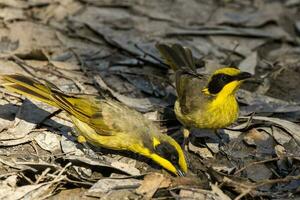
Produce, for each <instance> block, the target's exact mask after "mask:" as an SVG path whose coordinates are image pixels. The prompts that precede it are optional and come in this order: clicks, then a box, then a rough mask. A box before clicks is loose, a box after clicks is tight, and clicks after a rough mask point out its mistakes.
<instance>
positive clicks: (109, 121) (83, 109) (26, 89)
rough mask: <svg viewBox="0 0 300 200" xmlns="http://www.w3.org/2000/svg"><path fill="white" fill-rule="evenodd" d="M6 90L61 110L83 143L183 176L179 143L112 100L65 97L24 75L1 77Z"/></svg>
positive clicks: (181, 152)
mask: <svg viewBox="0 0 300 200" xmlns="http://www.w3.org/2000/svg"><path fill="white" fill-rule="evenodd" d="M0 77H1V80H2V86H4V87H5V88H6V89H7V90H9V91H12V92H16V93H18V94H21V95H24V96H25V97H28V98H33V99H35V100H39V101H42V102H44V103H47V104H50V105H52V106H55V107H57V108H60V109H61V110H64V111H65V112H66V113H67V114H68V115H69V116H70V119H71V120H72V121H73V123H74V125H75V128H76V130H77V132H78V133H79V135H80V137H79V138H81V139H80V140H81V141H82V142H85V141H87V142H89V143H91V144H93V145H95V146H101V147H105V148H107V149H113V150H127V151H132V152H134V153H137V154H140V155H143V156H145V157H148V158H150V159H152V160H153V161H155V162H156V163H158V164H159V165H161V166H162V167H164V168H165V169H167V170H169V171H170V172H172V173H174V174H176V175H178V176H184V175H185V173H186V172H187V164H186V160H185V157H184V154H183V151H182V149H181V147H180V145H178V143H177V142H176V141H175V140H174V139H173V138H171V137H170V136H168V135H165V134H162V133H160V130H159V127H157V126H156V125H155V124H154V123H153V122H151V121H150V120H148V119H146V118H145V117H144V116H143V115H142V114H141V113H139V112H137V111H135V110H133V109H131V108H128V107H127V106H125V105H123V104H121V103H119V102H117V101H114V100H112V99H103V98H102V99H101V98H99V97H96V96H91V95H68V94H65V93H63V92H62V91H61V90H59V89H58V88H57V87H56V86H54V85H53V84H52V83H49V82H46V83H45V84H42V83H40V82H39V81H37V80H35V79H33V78H29V77H26V76H23V75H17V74H15V75H1V76H0Z"/></svg>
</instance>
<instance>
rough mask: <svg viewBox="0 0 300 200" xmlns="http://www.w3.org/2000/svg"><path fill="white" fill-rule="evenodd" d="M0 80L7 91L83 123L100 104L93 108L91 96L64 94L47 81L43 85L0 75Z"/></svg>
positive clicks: (30, 80)
mask: <svg viewBox="0 0 300 200" xmlns="http://www.w3.org/2000/svg"><path fill="white" fill-rule="evenodd" d="M0 80H1V82H0V83H1V85H2V86H3V87H4V88H6V89H7V90H8V91H11V92H15V93H18V94H21V95H24V96H25V97H27V98H31V99H35V100H38V101H41V102H44V103H47V104H49V105H52V106H54V107H57V108H59V109H62V110H64V111H66V112H67V113H68V114H70V115H72V116H75V117H76V118H77V119H79V120H81V121H83V122H86V121H88V120H89V118H90V117H91V116H92V115H93V114H95V113H96V112H97V111H99V109H100V107H101V106H100V104H98V105H97V106H94V104H93V102H94V100H93V97H92V96H90V97H86V96H84V95H81V96H80V95H78V96H73V95H68V94H64V93H63V92H62V91H61V90H59V88H57V87H56V86H55V85H54V84H52V83H50V82H47V81H45V84H43V83H41V82H39V81H37V80H35V79H33V78H30V77H27V76H23V75H20V74H13V75H0Z"/></svg>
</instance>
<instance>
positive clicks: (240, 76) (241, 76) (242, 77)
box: [236, 72, 252, 81]
mask: <svg viewBox="0 0 300 200" xmlns="http://www.w3.org/2000/svg"><path fill="white" fill-rule="evenodd" d="M251 77H252V74H250V73H248V72H241V73H239V74H238V75H236V80H239V81H242V80H245V79H247V78H251Z"/></svg>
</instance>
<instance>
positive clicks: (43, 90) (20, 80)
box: [0, 74, 59, 107]
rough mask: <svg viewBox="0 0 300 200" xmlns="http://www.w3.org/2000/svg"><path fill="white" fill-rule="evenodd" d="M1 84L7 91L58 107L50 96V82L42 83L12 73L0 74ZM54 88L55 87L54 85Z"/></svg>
mask: <svg viewBox="0 0 300 200" xmlns="http://www.w3.org/2000/svg"><path fill="white" fill-rule="evenodd" d="M0 80H1V85H2V86H3V87H4V88H6V89H7V90H8V91H11V92H15V93H18V94H21V95H24V96H25V97H28V98H32V99H35V100H39V101H42V102H44V103H47V104H50V105H52V106H55V107H59V106H58V105H57V104H56V103H55V102H54V101H53V100H52V97H51V87H55V86H53V85H52V84H51V83H49V84H46V85H44V84H42V83H40V82H38V81H36V80H34V79H32V78H29V77H26V76H23V75H19V74H13V75H0ZM55 88H56V87H55Z"/></svg>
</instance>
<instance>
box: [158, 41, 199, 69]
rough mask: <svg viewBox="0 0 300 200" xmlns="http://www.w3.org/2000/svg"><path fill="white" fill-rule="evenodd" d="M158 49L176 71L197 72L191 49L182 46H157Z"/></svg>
mask: <svg viewBox="0 0 300 200" xmlns="http://www.w3.org/2000/svg"><path fill="white" fill-rule="evenodd" d="M156 48H157V49H158V50H159V52H160V54H161V55H162V57H163V58H164V59H165V61H166V62H167V64H169V65H170V66H171V68H172V69H173V70H174V71H177V70H180V69H182V68H188V69H191V70H193V71H194V70H195V62H194V58H193V56H192V52H191V50H190V49H188V48H184V47H183V46H181V45H180V44H173V45H172V46H169V45H166V44H156Z"/></svg>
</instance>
